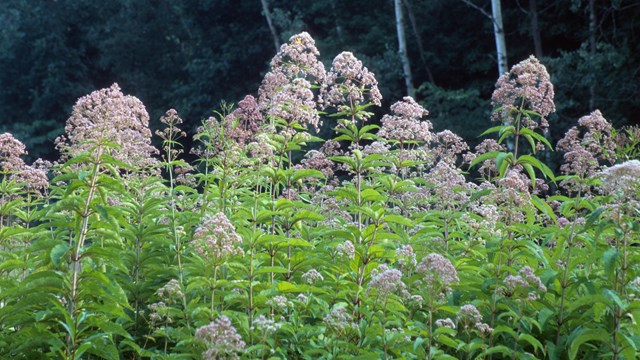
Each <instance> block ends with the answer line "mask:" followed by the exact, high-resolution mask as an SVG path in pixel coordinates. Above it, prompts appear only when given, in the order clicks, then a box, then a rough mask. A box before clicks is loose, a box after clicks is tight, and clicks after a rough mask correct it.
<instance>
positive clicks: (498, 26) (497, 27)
mask: <svg viewBox="0 0 640 360" xmlns="http://www.w3.org/2000/svg"><path fill="white" fill-rule="evenodd" d="M491 12H492V14H493V16H492V17H493V34H494V36H495V38H496V54H497V56H498V76H501V75H502V74H504V73H506V72H507V71H509V68H508V66H509V65H508V64H507V43H506V41H505V39H504V26H503V25H502V5H501V4H500V0H491Z"/></svg>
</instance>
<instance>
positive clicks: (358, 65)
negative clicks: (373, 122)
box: [321, 51, 382, 121]
mask: <svg viewBox="0 0 640 360" xmlns="http://www.w3.org/2000/svg"><path fill="white" fill-rule="evenodd" d="M381 100H382V95H381V94H380V90H379V89H378V81H377V80H376V78H375V75H374V74H373V73H372V72H371V71H369V69H367V68H366V67H365V66H363V65H362V61H360V60H358V59H357V58H356V57H355V56H354V55H353V53H350V52H348V51H345V52H342V53H340V54H338V55H337V56H336V57H335V58H334V59H333V63H332V65H331V70H329V72H328V73H327V77H326V81H325V82H324V83H323V84H322V89H321V102H322V103H323V105H324V107H325V108H329V107H332V108H335V109H337V110H338V112H347V111H349V109H350V107H351V106H356V105H359V104H364V103H367V102H368V103H372V104H375V105H377V106H380V105H381ZM359 116H360V119H361V120H363V121H366V120H367V119H368V118H369V117H370V116H371V114H369V113H366V112H361V113H360V115H359Z"/></svg>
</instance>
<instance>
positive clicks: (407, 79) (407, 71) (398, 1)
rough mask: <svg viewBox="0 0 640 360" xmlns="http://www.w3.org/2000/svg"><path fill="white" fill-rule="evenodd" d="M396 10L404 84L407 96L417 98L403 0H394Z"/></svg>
mask: <svg viewBox="0 0 640 360" xmlns="http://www.w3.org/2000/svg"><path fill="white" fill-rule="evenodd" d="M394 2H395V9H396V30H397V32H398V54H399V55H400V61H402V71H403V73H404V83H405V86H406V87H407V94H408V95H409V96H411V97H414V98H415V90H414V88H413V79H412V77H411V64H410V63H409V55H408V54H407V38H406V36H405V34H404V17H403V14H402V0H394Z"/></svg>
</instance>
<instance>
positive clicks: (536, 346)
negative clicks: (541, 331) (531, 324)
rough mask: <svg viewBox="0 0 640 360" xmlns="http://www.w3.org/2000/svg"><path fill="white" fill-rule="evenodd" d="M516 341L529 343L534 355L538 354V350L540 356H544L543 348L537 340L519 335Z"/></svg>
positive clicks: (526, 335) (527, 335) (525, 335)
mask: <svg viewBox="0 0 640 360" xmlns="http://www.w3.org/2000/svg"><path fill="white" fill-rule="evenodd" d="M518 341H524V342H526V343H529V344H530V345H531V346H533V347H534V349H535V352H536V353H537V352H538V350H540V352H542V354H545V351H544V346H543V345H542V343H541V342H540V341H539V340H538V339H536V338H534V337H533V336H531V335H529V334H520V336H518Z"/></svg>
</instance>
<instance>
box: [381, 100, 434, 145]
mask: <svg viewBox="0 0 640 360" xmlns="http://www.w3.org/2000/svg"><path fill="white" fill-rule="evenodd" d="M391 112H392V115H385V116H383V117H382V120H381V122H382V127H381V128H380V131H379V132H378V135H379V136H380V137H383V138H385V139H387V140H393V141H398V142H401V143H406V142H409V141H419V142H427V141H430V140H431V139H432V137H433V134H431V129H432V128H433V126H432V125H431V122H430V121H429V120H424V121H423V120H422V118H423V117H425V116H427V115H428V114H429V111H427V109H425V108H424V107H422V105H420V104H418V103H417V102H416V101H415V100H413V98H412V97H410V96H406V97H404V98H403V99H402V101H398V102H396V103H395V104H393V105H391Z"/></svg>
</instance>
